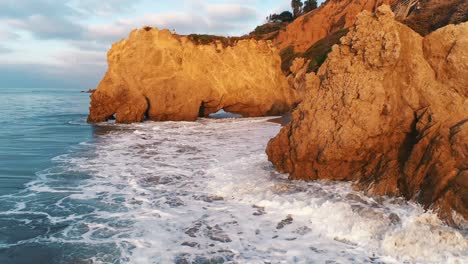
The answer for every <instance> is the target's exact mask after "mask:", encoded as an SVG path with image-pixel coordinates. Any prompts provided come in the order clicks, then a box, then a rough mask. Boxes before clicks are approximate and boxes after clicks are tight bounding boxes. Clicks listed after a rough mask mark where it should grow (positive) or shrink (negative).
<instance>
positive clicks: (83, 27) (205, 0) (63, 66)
mask: <svg viewBox="0 0 468 264" xmlns="http://www.w3.org/2000/svg"><path fill="white" fill-rule="evenodd" d="M271 2H273V1H271ZM274 5H276V4H274ZM274 5H273V4H271V3H270V1H268V3H267V1H265V0H232V1H229V0H172V1H154V0H131V1H130V0H99V1H96V0H60V1H58V0H0V41H1V42H2V45H3V46H1V45H0V79H1V80H2V82H1V83H0V86H13V85H14V86H17V87H20V86H23V87H26V86H30V87H31V85H32V86H38V85H39V84H40V83H42V84H43V86H44V87H48V86H54V87H55V86H57V87H58V86H62V87H63V86H74V87H85V88H88V87H91V88H92V87H94V86H95V85H96V84H97V83H98V81H99V79H100V78H102V76H103V74H104V73H105V70H106V59H105V58H106V51H107V50H108V49H109V48H110V46H111V44H112V43H113V42H115V41H119V40H120V39H122V38H125V37H127V36H128V34H129V33H130V31H131V30H132V29H135V28H141V27H143V26H146V25H150V26H155V27H158V28H160V29H162V28H168V29H171V30H172V29H175V30H176V31H177V32H178V33H179V34H190V33H199V34H201V33H205V34H216V35H231V36H232V35H240V34H245V33H248V32H249V31H250V30H252V29H253V28H254V27H255V25H256V24H257V21H258V22H259V21H261V20H262V19H263V17H264V16H266V15H267V14H264V13H265V12H267V11H268V10H267V9H272V7H273V6H274ZM260 6H262V10H263V11H258V9H259V7H260ZM266 6H268V8H267V7H266ZM18 54H21V56H20V57H18ZM18 61H20V62H18ZM15 82H16V83H15ZM42 84H41V85H42Z"/></svg>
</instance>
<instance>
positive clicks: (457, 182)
mask: <svg viewBox="0 0 468 264" xmlns="http://www.w3.org/2000/svg"><path fill="white" fill-rule="evenodd" d="M341 41H342V44H340V45H336V46H334V47H333V49H332V52H331V53H330V54H329V56H328V59H327V60H326V61H325V63H324V64H323V65H322V66H321V68H320V69H319V71H318V73H317V76H315V74H314V73H310V74H306V75H305V77H304V75H303V73H302V72H301V71H300V68H301V67H300V66H301V63H302V62H300V61H299V62H296V63H295V65H293V66H294V67H295V68H294V69H291V70H292V71H293V72H295V73H299V77H298V76H297V75H298V74H296V75H294V78H293V79H290V82H292V83H294V82H300V80H301V78H302V79H303V80H309V81H307V84H306V85H307V86H308V87H307V90H308V91H307V95H306V98H305V100H304V101H303V102H302V103H301V104H300V105H299V107H298V108H297V109H296V110H295V111H294V112H293V114H292V116H293V118H292V119H293V120H292V122H291V123H290V124H288V125H287V126H286V127H284V128H283V129H282V130H281V132H280V133H279V135H278V136H276V137H275V138H274V139H272V140H271V141H270V143H269V145H268V148H267V154H268V156H269V159H270V161H272V162H273V164H274V165H275V166H276V168H277V169H278V170H279V171H281V172H287V173H289V174H290V177H291V178H292V179H305V180H315V179H330V180H346V181H354V182H355V183H356V184H355V186H356V187H358V188H360V189H362V190H366V191H367V192H368V193H369V194H375V195H402V196H404V197H406V198H407V199H412V200H415V201H417V202H419V203H421V204H423V205H424V206H425V207H426V208H432V209H436V210H437V211H438V213H439V215H440V216H441V217H443V218H444V219H446V220H448V221H449V222H452V223H453V221H454V220H456V219H457V218H459V216H461V217H463V218H464V219H465V220H466V219H467V218H468V170H467V169H468V100H467V93H468V23H464V24H460V25H449V26H446V27H444V28H442V29H439V30H437V31H435V32H433V33H431V34H430V35H428V36H427V37H425V38H423V37H421V36H420V35H419V34H417V33H416V32H414V31H413V30H411V29H410V28H409V27H407V26H405V25H403V24H401V23H399V22H396V21H395V20H394V15H393V13H392V12H391V10H390V8H389V7H388V6H386V5H384V6H381V7H379V8H378V9H377V12H376V14H371V13H369V12H363V13H361V14H360V15H358V17H357V19H356V22H355V25H354V26H353V27H352V28H351V29H350V32H349V33H348V34H347V35H346V36H345V37H343V38H342V40H341ZM298 69H299V70H298ZM300 76H303V77H300ZM296 85H298V84H296ZM298 87H300V85H298ZM302 89H303V88H302ZM454 211H455V212H456V213H453V212H454Z"/></svg>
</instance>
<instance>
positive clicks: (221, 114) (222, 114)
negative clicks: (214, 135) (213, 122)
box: [208, 109, 243, 119]
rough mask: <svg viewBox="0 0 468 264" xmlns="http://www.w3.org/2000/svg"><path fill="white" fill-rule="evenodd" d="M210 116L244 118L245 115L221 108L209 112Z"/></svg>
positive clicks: (216, 117)
mask: <svg viewBox="0 0 468 264" xmlns="http://www.w3.org/2000/svg"><path fill="white" fill-rule="evenodd" d="M208 117H209V118H213V119H223V118H242V117H243V116H242V115H241V114H236V113H231V112H227V111H225V110H224V109H221V110H219V111H218V112H216V113H213V114H209V115H208Z"/></svg>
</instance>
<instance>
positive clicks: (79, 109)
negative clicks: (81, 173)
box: [0, 88, 93, 263]
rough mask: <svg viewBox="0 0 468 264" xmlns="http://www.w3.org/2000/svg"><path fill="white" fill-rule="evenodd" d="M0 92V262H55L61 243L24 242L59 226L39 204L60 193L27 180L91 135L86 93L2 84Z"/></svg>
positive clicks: (58, 257)
mask: <svg viewBox="0 0 468 264" xmlns="http://www.w3.org/2000/svg"><path fill="white" fill-rule="evenodd" d="M0 94H1V95H0V195H1V197H0V263H58V262H59V259H63V258H62V257H61V254H62V252H63V250H62V249H60V246H58V247H56V248H54V247H49V246H44V245H39V244H38V243H37V242H28V241H29V240H30V239H33V238H39V237H46V236H48V234H50V233H51V232H54V229H60V228H62V227H60V226H54V225H53V224H51V223H50V220H49V219H48V218H47V216H46V215H45V213H44V212H43V213H41V211H42V210H40V209H39V208H47V206H48V205H50V204H49V203H52V202H53V200H54V199H57V198H58V197H56V196H54V195H51V194H45V195H40V193H36V194H33V193H32V192H31V191H28V190H27V189H28V186H27V184H28V183H30V182H31V181H33V180H37V179H38V178H39V177H41V176H42V175H43V174H44V173H45V170H47V169H50V168H51V167H53V163H54V162H53V160H52V159H53V158H54V157H57V156H59V155H61V154H64V153H68V152H72V151H73V150H74V149H76V148H77V145H78V144H79V143H80V142H84V141H89V140H90V139H92V137H93V128H92V127H91V126H90V125H88V124H87V123H86V116H87V109H88V104H89V94H86V93H80V91H79V90H78V91H77V90H72V89H30V88H22V89H19V88H15V89H8V88H2V89H0ZM28 196H29V197H28ZM35 204H40V205H38V206H36V205H35ZM22 206H24V209H25V210H20V209H21V208H20V207H22ZM36 207H37V208H38V211H37V212H34V208H36ZM15 210H16V213H15ZM70 263H72V262H70Z"/></svg>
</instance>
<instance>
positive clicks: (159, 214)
mask: <svg viewBox="0 0 468 264" xmlns="http://www.w3.org/2000/svg"><path fill="white" fill-rule="evenodd" d="M5 94H6V95H7V96H6V97H1V98H0V115H1V117H2V119H1V121H0V122H1V125H2V130H0V158H1V160H0V165H1V167H0V184H1V186H0V188H1V189H0V190H1V194H2V195H1V196H0V209H1V211H0V263H13V264H14V263H51V264H53V263H468V253H467V252H468V240H467V237H468V236H467V234H466V230H455V229H452V228H449V227H447V226H445V225H444V224H442V223H441V222H440V221H439V220H438V219H437V217H436V216H435V215H434V214H431V213H427V212H424V211H423V210H422V209H421V208H420V207H419V206H417V205H415V204H412V203H407V202H405V201H403V200H400V199H388V198H382V199H377V198H369V197H366V196H364V195H362V194H361V193H359V192H355V191H353V190H352V188H351V186H350V185H349V184H346V183H327V182H312V183H305V182H290V181H289V180H287V176H286V175H282V174H278V173H276V172H275V171H274V169H273V167H272V166H271V164H270V163H269V162H268V160H267V157H266V155H265V153H264V150H265V147H266V144H267V142H268V140H269V139H270V138H271V137H273V136H274V135H275V134H276V133H277V132H278V131H279V129H280V127H279V125H277V124H275V123H270V122H268V121H267V120H268V118H251V119H201V120H199V121H198V122H193V123H188V122H177V123H175V122H164V123H155V122H147V123H143V124H135V125H116V124H100V125H97V126H89V125H87V124H86V122H85V119H86V112H87V104H88V98H87V95H86V94H80V93H77V92H76V91H58V90H46V91H36V90H34V89H30V90H22V91H18V90H7V91H6V93H5Z"/></svg>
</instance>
